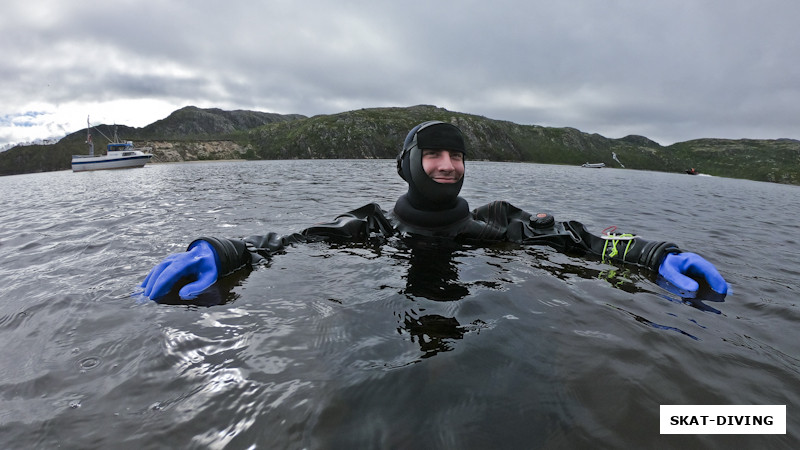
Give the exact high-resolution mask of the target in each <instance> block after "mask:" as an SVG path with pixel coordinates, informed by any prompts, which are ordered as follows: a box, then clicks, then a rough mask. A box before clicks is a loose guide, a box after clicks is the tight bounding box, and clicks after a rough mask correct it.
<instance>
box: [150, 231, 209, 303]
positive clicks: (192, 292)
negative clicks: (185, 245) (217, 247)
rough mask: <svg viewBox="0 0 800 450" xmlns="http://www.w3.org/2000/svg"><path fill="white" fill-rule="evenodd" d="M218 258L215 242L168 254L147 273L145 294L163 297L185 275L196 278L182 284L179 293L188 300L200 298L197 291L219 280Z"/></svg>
mask: <svg viewBox="0 0 800 450" xmlns="http://www.w3.org/2000/svg"><path fill="white" fill-rule="evenodd" d="M217 259H218V258H217V253H216V252H215V251H214V248H213V247H212V246H211V244H209V243H208V242H207V241H197V242H195V243H194V244H193V245H192V246H191V247H190V248H189V250H187V251H186V252H184V253H176V254H174V255H169V256H167V257H166V258H164V260H163V261H161V263H159V264H158V265H157V266H155V267H154V268H153V270H151V271H150V273H149V274H147V277H146V278H145V279H144V281H143V282H142V285H141V287H143V288H144V295H145V296H146V297H150V298H151V299H157V298H159V297H163V296H164V295H165V294H166V293H167V292H169V291H170V289H172V287H173V286H175V283H177V282H178V281H179V280H180V279H181V278H183V277H191V278H194V279H195V280H196V281H194V282H192V283H189V284H187V285H186V286H184V287H182V288H181V290H180V291H179V292H178V295H180V296H181V298H182V299H184V300H188V299H192V298H194V297H197V294H199V293H200V292H202V291H203V290H204V289H206V288H207V287H209V286H211V285H212V284H214V282H216V281H217V277H218V276H219V263H218V262H217Z"/></svg>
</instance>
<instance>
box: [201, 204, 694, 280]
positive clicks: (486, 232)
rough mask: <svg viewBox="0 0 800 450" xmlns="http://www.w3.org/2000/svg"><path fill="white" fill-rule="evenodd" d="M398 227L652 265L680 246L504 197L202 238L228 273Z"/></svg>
mask: <svg viewBox="0 0 800 450" xmlns="http://www.w3.org/2000/svg"><path fill="white" fill-rule="evenodd" d="M398 204H399V202H398ZM431 214H436V213H431ZM397 233H402V234H407V235H412V236H413V235H422V236H428V237H434V238H446V239H452V240H453V241H455V242H459V243H465V244H491V243H495V242H504V241H505V242H513V243H517V244H522V245H549V246H551V247H554V248H557V249H559V250H561V251H569V252H581V253H584V254H591V255H595V256H596V257H599V258H602V259H603V260H604V261H610V262H622V263H626V264H633V265H636V266H639V267H645V268H647V269H650V270H653V271H658V268H659V266H660V265H661V262H662V261H663V259H664V257H665V256H666V254H667V253H679V252H680V251H681V250H680V249H678V247H677V246H676V245H675V244H673V243H669V242H656V241H646V240H644V239H640V238H638V237H637V238H633V239H630V237H627V238H626V237H624V236H616V237H615V236H606V238H602V237H599V236H596V235H593V234H591V233H589V232H588V231H587V230H586V227H585V226H584V225H583V224H581V223H580V222H575V221H568V222H558V221H555V220H554V218H553V217H552V216H551V215H549V214H536V215H532V214H530V213H528V212H525V211H523V210H521V209H519V208H517V207H515V206H513V205H511V204H510V203H508V202H504V201H496V202H492V203H489V204H487V205H484V206H482V207H480V208H477V209H475V210H473V211H471V212H470V213H469V214H466V215H465V216H463V217H461V218H458V219H457V220H455V221H453V222H451V223H447V224H443V225H439V226H425V227H420V226H415V225H413V224H411V223H409V222H408V221H404V220H403V219H402V218H401V215H400V214H398V213H397V209H395V210H393V211H392V212H391V213H387V212H386V211H384V210H382V209H381V208H380V206H379V205H377V204H375V203H370V204H368V205H365V206H362V207H361V208H358V209H356V210H353V211H350V212H348V213H345V214H342V215H340V216H338V217H336V219H334V220H333V221H332V222H327V223H320V224H316V225H313V226H311V227H309V228H306V229H305V230H303V231H301V232H299V233H293V234H290V235H285V236H282V235H279V234H277V233H268V234H265V235H261V236H251V237H249V238H246V239H242V240H238V239H226V238H216V237H203V238H200V239H199V240H204V241H207V242H209V243H210V244H211V245H212V246H213V247H214V249H215V250H216V253H217V256H218V257H219V275H220V276H225V275H228V274H230V273H232V272H234V271H236V270H237V269H240V268H242V267H244V266H247V265H250V264H254V263H257V262H259V261H261V260H262V259H264V258H268V257H269V256H270V255H272V254H273V253H275V252H279V251H281V250H283V249H284V248H285V247H286V246H288V245H291V244H294V243H301V242H309V241H318V240H328V241H337V242H342V241H350V242H358V241H366V240H367V239H368V238H370V237H371V236H382V237H389V236H392V235H395V234H397ZM190 247H191V245H190Z"/></svg>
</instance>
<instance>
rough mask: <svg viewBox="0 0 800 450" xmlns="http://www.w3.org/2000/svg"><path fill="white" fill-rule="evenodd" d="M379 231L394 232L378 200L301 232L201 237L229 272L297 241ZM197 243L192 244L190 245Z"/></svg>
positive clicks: (349, 238)
mask: <svg viewBox="0 0 800 450" xmlns="http://www.w3.org/2000/svg"><path fill="white" fill-rule="evenodd" d="M373 234H378V235H382V236H391V235H392V234H394V227H393V226H392V224H391V222H389V220H388V219H387V218H386V213H385V211H383V210H382V209H381V208H380V206H379V205H378V204H376V203H370V204H368V205H365V206H362V207H361V208H358V209H355V210H353V211H350V212H347V213H345V214H342V215H340V216H338V217H336V218H335V219H334V220H333V221H331V222H324V223H318V224H315V225H313V226H311V227H308V228H306V229H305V230H302V231H300V232H298V233H293V234H289V235H279V234H277V233H274V232H270V233H267V234H264V235H258V236H250V237H248V238H246V239H227V238H219V237H202V238H200V239H197V240H202V241H207V242H208V243H210V244H211V246H212V247H214V250H216V253H217V256H218V257H219V265H220V267H219V274H220V276H225V275H229V274H231V273H233V272H235V271H236V270H238V269H241V268H242V267H245V266H248V265H252V264H256V263H258V262H260V261H262V260H264V259H266V258H269V257H270V256H272V255H273V254H275V253H278V252H281V251H283V250H284V249H285V248H286V247H287V246H290V245H292V244H295V243H302V242H310V241H322V240H324V241H333V242H358V241H364V240H366V239H367V238H368V237H369V236H371V235H373ZM193 244H194V242H193V243H192V244H190V245H189V247H190V248H191V246H192V245H193Z"/></svg>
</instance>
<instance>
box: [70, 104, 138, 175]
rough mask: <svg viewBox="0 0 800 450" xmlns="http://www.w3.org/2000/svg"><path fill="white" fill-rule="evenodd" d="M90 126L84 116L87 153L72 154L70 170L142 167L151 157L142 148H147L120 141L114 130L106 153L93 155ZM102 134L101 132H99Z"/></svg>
mask: <svg viewBox="0 0 800 450" xmlns="http://www.w3.org/2000/svg"><path fill="white" fill-rule="evenodd" d="M90 130H91V126H90V125H89V118H88V117H87V118H86V143H87V144H89V154H88V155H72V171H73V172H84V171H88V170H107V169H128V168H133V167H144V165H145V164H147V163H148V162H149V161H150V158H152V157H153V155H152V154H151V153H145V152H144V151H143V150H149V148H136V147H134V146H133V142H131V141H125V142H122V141H120V140H119V137H118V136H117V131H116V130H114V139H113V140H111V139H109V140H110V141H111V143H109V144H108V145H107V146H106V154H105V155H100V156H95V155H94V142H92V133H91V131H90ZM101 134H102V133H101Z"/></svg>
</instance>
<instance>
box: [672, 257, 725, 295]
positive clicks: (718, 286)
mask: <svg viewBox="0 0 800 450" xmlns="http://www.w3.org/2000/svg"><path fill="white" fill-rule="evenodd" d="M658 273H659V274H661V276H662V277H664V278H665V279H666V280H667V281H669V282H670V283H672V284H674V285H675V286H676V287H677V288H678V289H681V290H684V291H687V292H694V291H696V290H697V289H698V288H700V285H699V284H698V283H697V281H694V280H693V279H691V278H689V277H688V276H687V275H691V276H694V277H700V278H704V279H705V280H706V281H707V282H708V285H709V286H710V287H711V289H713V290H714V291H715V292H717V293H720V294H726V293H727V292H728V283H726V282H725V279H724V278H722V275H720V274H719V272H718V271H717V268H716V267H714V265H713V264H711V263H710V262H708V261H706V260H705V259H703V257H702V256H700V255H697V254H695V253H668V254H667V257H666V258H664V261H663V262H662V263H661V266H660V267H659V268H658Z"/></svg>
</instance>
